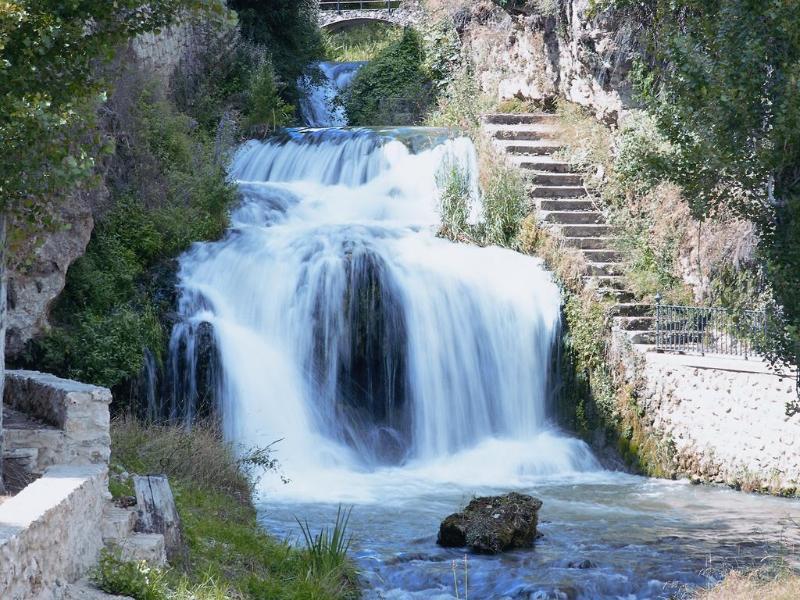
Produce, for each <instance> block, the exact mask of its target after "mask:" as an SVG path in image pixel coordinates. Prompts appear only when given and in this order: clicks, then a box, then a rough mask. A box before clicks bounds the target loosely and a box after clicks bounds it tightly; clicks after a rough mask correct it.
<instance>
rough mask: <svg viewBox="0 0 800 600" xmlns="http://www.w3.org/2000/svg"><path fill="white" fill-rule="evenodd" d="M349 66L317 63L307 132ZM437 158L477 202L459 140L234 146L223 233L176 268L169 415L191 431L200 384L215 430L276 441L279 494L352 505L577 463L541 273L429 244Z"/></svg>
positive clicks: (502, 258)
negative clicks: (235, 190) (284, 479)
mask: <svg viewBox="0 0 800 600" xmlns="http://www.w3.org/2000/svg"><path fill="white" fill-rule="evenodd" d="M359 66H360V65H357V64H356V65H354V64H345V65H339V66H337V65H335V64H332V63H322V64H321V65H320V67H321V68H322V70H323V72H324V73H325V74H326V77H327V79H326V81H325V82H323V84H319V85H316V86H315V85H312V84H311V83H310V82H307V84H308V86H309V91H310V94H309V97H308V99H307V101H306V102H305V104H304V107H303V112H304V115H305V117H306V119H307V121H308V122H309V124H313V125H331V124H335V123H338V122H340V120H341V119H343V118H344V117H343V115H342V114H340V112H338V111H339V110H340V109H338V108H337V107H336V104H335V103H333V102H332V98H333V96H334V95H335V94H336V93H337V91H338V90H340V89H341V88H342V87H343V86H344V85H345V84H346V81H345V80H346V79H347V78H351V77H352V76H353V74H354V73H355V72H356V70H357V68H358V67H359ZM453 163H456V164H458V165H460V167H461V168H462V169H464V170H465V172H467V173H469V174H470V176H471V178H472V179H473V182H472V188H473V195H474V197H475V198H477V197H478V196H479V194H478V190H477V183H476V182H475V181H474V179H475V178H476V174H477V164H476V156H475V149H474V147H473V145H472V142H471V141H470V140H469V139H467V138H464V137H460V138H458V137H456V138H453V137H452V135H451V134H450V133H449V132H447V131H444V130H436V129H430V128H402V129H348V128H337V127H328V128H325V129H300V130H288V131H287V132H286V133H285V134H284V135H282V136H280V137H277V138H273V139H272V140H270V141H267V142H258V141H250V142H247V143H246V144H244V145H243V146H242V147H241V148H240V149H239V151H238V152H237V154H236V155H235V157H234V160H233V163H232V165H231V168H230V176H231V178H232V180H234V181H235V182H236V183H237V185H238V186H239V189H240V191H241V194H242V202H241V204H240V205H239V206H238V208H237V209H236V210H235V211H234V213H233V215H232V228H231V231H230V232H229V234H228V235H227V236H226V237H225V239H223V240H222V241H220V242H215V243H207V244H198V245H196V246H195V247H194V248H193V249H192V250H191V251H189V252H187V253H186V254H185V255H184V256H183V258H182V260H181V269H180V273H179V277H180V291H181V300H180V307H179V312H180V314H181V316H182V319H181V320H180V322H179V324H178V325H176V327H175V329H174V330H173V336H172V340H171V344H170V349H171V350H170V352H171V359H170V362H171V365H172V368H171V381H172V388H173V395H172V409H171V412H170V414H171V415H172V416H173V417H175V416H176V415H183V418H185V419H190V418H193V417H194V415H196V414H198V413H199V412H200V409H199V408H198V407H197V406H196V405H197V404H198V403H199V402H200V401H199V400H198V399H199V398H201V397H202V396H203V394H201V393H200V391H199V390H200V389H201V388H207V389H213V390H215V391H214V392H212V393H211V394H210V395H212V396H216V397H217V398H218V410H219V412H220V413H221V414H222V417H223V423H224V428H225V433H226V435H227V437H228V438H229V439H230V440H232V441H234V442H236V443H237V444H239V445H240V446H241V447H244V448H247V447H252V446H264V445H266V444H269V443H270V442H273V441H275V440H281V442H280V444H279V446H277V449H278V452H279V458H280V460H281V463H282V465H283V469H284V471H285V472H286V473H287V474H288V475H289V477H290V478H291V479H292V480H293V482H292V484H290V485H289V486H280V489H281V491H282V493H287V494H294V495H295V496H298V497H302V498H305V499H314V498H317V497H319V498H324V499H325V500H332V499H335V498H336V497H340V498H343V499H344V498H347V499H349V500H357V499H358V498H359V497H368V496H369V495H370V494H369V493H364V494H360V493H359V490H360V491H361V492H363V490H364V489H366V488H369V487H370V486H372V487H373V488H375V487H376V486H377V487H380V486H381V485H384V484H386V483H388V485H389V486H390V487H391V486H395V488H396V483H397V481H398V477H400V475H399V474H400V473H402V474H403V475H402V476H404V477H407V476H410V477H421V478H424V480H425V481H437V480H439V481H452V482H456V483H470V484H473V483H475V484H477V483H479V482H484V483H486V484H493V483H497V484H502V485H505V484H512V483H513V480H515V478H519V477H520V476H530V475H534V476H535V475H548V474H556V473H564V472H569V471H576V470H587V469H594V468H596V467H597V465H596V462H595V460H594V459H593V458H592V456H591V453H590V452H589V451H588V449H587V447H586V446H585V444H583V443H582V442H579V441H577V440H574V439H571V438H567V437H565V436H561V435H559V434H558V433H557V432H555V431H553V430H552V428H550V427H549V426H548V422H547V414H546V413H547V410H546V409H547V403H548V396H549V390H550V382H549V381H548V377H549V373H550V370H551V352H552V350H553V346H554V342H555V341H556V336H557V335H558V330H559V314H560V313H559V311H560V293H559V290H558V288H557V286H556V285H555V284H554V282H553V281H552V278H551V276H550V274H549V273H548V272H547V271H545V270H544V268H543V267H542V264H541V262H540V261H539V260H536V259H533V258H530V257H526V256H523V255H520V254H517V253H515V252H512V251H509V250H504V249H501V248H496V247H492V248H478V247H475V246H470V245H465V244H454V243H451V242H449V241H446V240H443V239H440V238H438V237H437V236H436V230H437V228H438V224H439V222H440V215H439V212H438V199H439V188H438V185H437V180H438V179H439V177H438V176H437V175H438V174H439V173H441V172H442V170H443V168H445V167H449V166H452V164H453ZM475 204H478V203H477V202H476V203H475ZM479 208H480V207H479V206H475V207H474V208H473V213H472V215H473V217H472V218H473V219H475V218H477V216H478V215H479ZM209 337H212V338H213V342H212V343H211V346H214V347H215V348H214V350H213V351H212V352H210V353H209V351H208V346H209V342H208V338H209ZM203 340H204V341H203ZM201 346H202V347H204V348H205V350H204V351H201V350H200V348H201ZM202 365H205V366H204V367H203V366H202ZM200 371H202V373H203V374H202V375H201V374H200ZM209 377H210V378H211V379H213V381H209ZM206 395H208V394H206ZM386 473H393V475H391V477H390V478H389V479H388V480H387V479H385V478H383V479H381V474H383V475H385V474H386ZM369 474H371V475H369ZM365 477H366V478H367V479H368V480H369V481H367V479H364V478H365ZM381 481H382V482H383V483H380V482H381ZM376 482H377V483H376ZM373 491H374V490H373Z"/></svg>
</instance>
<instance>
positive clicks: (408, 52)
mask: <svg viewBox="0 0 800 600" xmlns="http://www.w3.org/2000/svg"><path fill="white" fill-rule="evenodd" d="M424 56H425V54H424V50H423V44H422V38H421V36H420V35H419V33H417V32H416V31H415V30H413V29H406V30H404V31H403V36H402V37H401V38H400V39H399V40H398V41H396V42H394V43H392V44H390V45H389V46H387V47H386V49H385V50H383V51H382V52H381V53H380V54H379V55H378V56H377V57H375V59H374V60H372V61H371V62H369V63H368V64H366V65H365V66H364V67H363V68H362V69H361V70H360V71H359V72H358V74H357V75H356V76H355V78H354V79H353V82H352V84H351V85H350V87H349V88H348V89H347V90H346V92H345V93H344V98H343V101H344V106H345V110H346V112H347V116H348V121H349V122H350V124H351V125H381V124H386V123H391V124H402V123H403V121H408V122H414V121H415V120H417V119H419V118H420V117H421V115H422V114H423V112H424V110H425V107H426V106H427V102H428V99H429V98H430V93H431V92H430V88H431V80H430V77H429V76H428V74H427V73H426V71H425V69H424V65H423V60H424Z"/></svg>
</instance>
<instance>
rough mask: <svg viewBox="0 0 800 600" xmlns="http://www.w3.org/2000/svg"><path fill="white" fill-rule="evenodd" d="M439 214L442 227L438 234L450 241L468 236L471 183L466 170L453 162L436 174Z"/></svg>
mask: <svg viewBox="0 0 800 600" xmlns="http://www.w3.org/2000/svg"><path fill="white" fill-rule="evenodd" d="M437 184H438V185H439V189H440V190H441V192H440V196H439V214H440V216H441V221H442V226H441V229H440V231H439V234H440V235H441V236H442V237H446V238H448V239H451V240H459V239H463V238H464V237H465V236H468V234H469V223H468V219H469V215H470V211H471V208H472V201H473V198H472V183H471V181H470V176H469V173H468V172H467V170H466V169H465V168H464V167H463V166H461V165H459V164H458V163H457V162H455V161H450V162H447V163H445V164H444V165H442V167H441V168H440V170H439V172H438V173H437Z"/></svg>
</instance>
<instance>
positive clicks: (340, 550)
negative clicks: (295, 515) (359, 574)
mask: <svg viewBox="0 0 800 600" xmlns="http://www.w3.org/2000/svg"><path fill="white" fill-rule="evenodd" d="M352 511H353V508H352V507H350V508H348V509H343V508H342V507H341V506H339V508H338V509H337V510H336V521H335V522H334V524H333V527H332V528H331V529H328V528H326V527H323V528H322V529H321V530H320V531H319V533H317V534H316V535H314V534H313V533H312V532H311V527H310V526H309V524H308V521H305V520H304V521H301V520H300V519H297V524H298V525H300V530H301V531H302V533H303V539H304V540H305V544H306V548H305V553H306V557H307V559H308V566H309V569H310V571H311V573H312V574H313V575H315V576H317V577H326V576H327V575H329V574H331V573H337V572H339V571H341V570H342V569H343V568H344V567H345V566H346V564H347V552H348V551H349V550H350V545H351V543H352V541H353V538H352V536H350V535H348V534H347V526H348V524H349V522H350V513H352Z"/></svg>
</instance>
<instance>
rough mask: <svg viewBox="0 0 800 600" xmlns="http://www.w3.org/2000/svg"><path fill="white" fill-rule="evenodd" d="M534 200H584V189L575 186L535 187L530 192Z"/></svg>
mask: <svg viewBox="0 0 800 600" xmlns="http://www.w3.org/2000/svg"><path fill="white" fill-rule="evenodd" d="M530 195H531V196H532V197H534V198H585V197H586V195H587V194H586V189H585V188H584V187H583V186H577V185H537V186H536V187H534V188H533V189H532V190H531V193H530Z"/></svg>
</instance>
